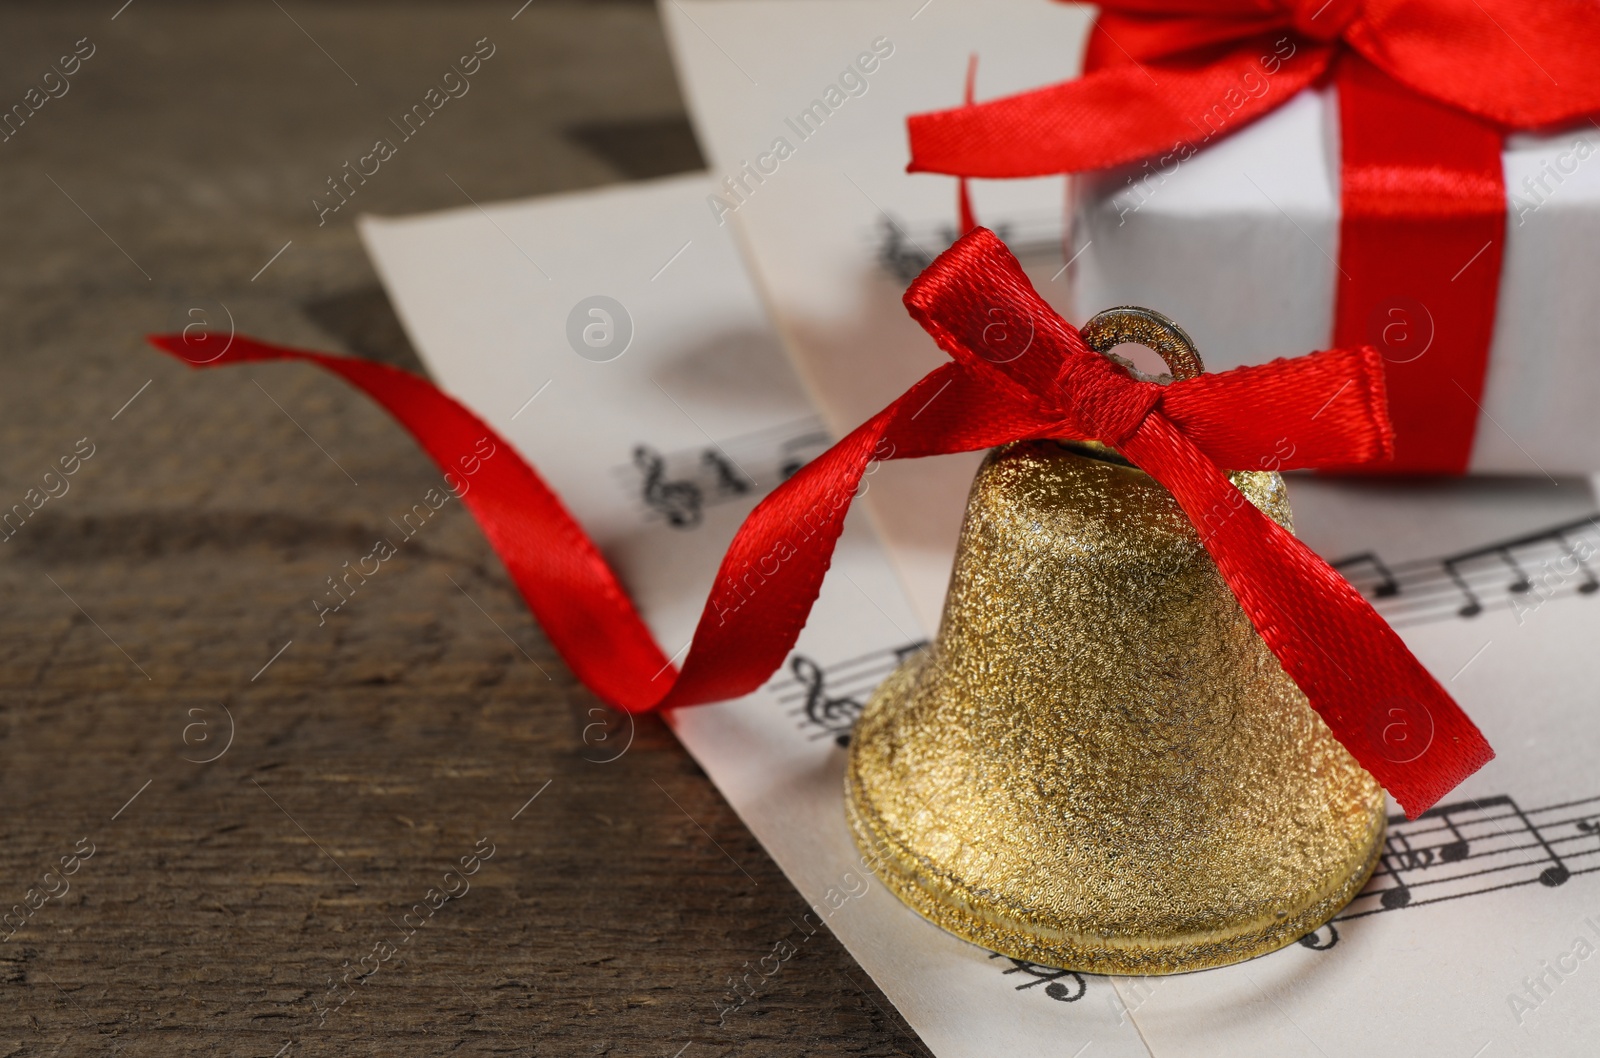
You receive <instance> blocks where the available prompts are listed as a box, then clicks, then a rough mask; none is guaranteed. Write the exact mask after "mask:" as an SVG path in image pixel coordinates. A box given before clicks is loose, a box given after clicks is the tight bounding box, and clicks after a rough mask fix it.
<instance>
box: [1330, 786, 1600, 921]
mask: <svg viewBox="0 0 1600 1058" xmlns="http://www.w3.org/2000/svg"><path fill="white" fill-rule="evenodd" d="M1597 805H1600V797H1590V798H1586V799H1584V800H1580V801H1568V802H1564V803H1560V804H1553V805H1549V806H1547V807H1544V808H1536V809H1528V810H1524V809H1523V808H1522V807H1521V805H1519V804H1518V803H1517V801H1516V799H1515V798H1513V797H1510V796H1508V795H1498V796H1494V797H1485V798H1480V799H1477V800H1472V801H1461V802H1456V803H1454V804H1447V805H1438V806H1436V807H1434V808H1431V809H1429V810H1428V811H1426V812H1424V813H1423V814H1422V815H1420V816H1418V817H1417V818H1416V819H1410V820H1408V819H1406V818H1405V817H1403V816H1395V817H1392V818H1391V819H1390V820H1389V837H1388V840H1387V842H1386V844H1385V847H1384V852H1383V853H1382V855H1381V856H1380V857H1379V863H1380V866H1379V869H1378V871H1377V872H1376V873H1374V874H1373V877H1372V881H1371V882H1370V883H1369V884H1368V885H1367V887H1366V888H1365V889H1364V890H1362V891H1361V893H1360V894H1359V895H1357V896H1356V898H1355V899H1354V900H1353V901H1351V903H1350V905H1349V906H1348V907H1347V908H1346V909H1345V910H1344V911H1343V912H1342V913H1341V914H1340V915H1339V917H1338V919H1336V920H1335V921H1342V920H1344V919H1349V918H1360V917H1362V916H1364V915H1372V914H1379V913H1381V912H1385V911H1398V910H1401V909H1402V908H1418V907H1424V906H1427V905H1428V904H1436V903H1440V902H1441V901H1446V900H1459V899H1462V898H1463V897H1469V896H1477V895H1481V894H1483V893H1492V892H1497V891H1500V890H1504V889H1515V888H1518V887H1521V886H1528V885H1534V884H1537V885H1540V886H1543V887H1545V888H1555V887H1557V886H1560V885H1565V884H1566V883H1567V882H1568V881H1569V880H1571V879H1572V878H1573V877H1575V876H1576V875H1579V874H1588V873H1593V872H1600V842H1591V841H1590V838H1591V836H1593V837H1600V816H1597V815H1596V806H1597ZM1569 824H1570V826H1569ZM1579 864H1582V866H1578V865H1579Z"/></svg>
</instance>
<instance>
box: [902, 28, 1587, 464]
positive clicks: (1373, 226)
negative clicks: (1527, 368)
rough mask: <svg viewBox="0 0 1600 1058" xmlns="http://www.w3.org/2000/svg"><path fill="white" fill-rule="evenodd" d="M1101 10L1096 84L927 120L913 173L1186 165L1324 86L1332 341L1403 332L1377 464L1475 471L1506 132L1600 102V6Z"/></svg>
mask: <svg viewBox="0 0 1600 1058" xmlns="http://www.w3.org/2000/svg"><path fill="white" fill-rule="evenodd" d="M1100 8H1101V11H1100V15H1099V17H1098V19H1097V20H1096V22H1095V25H1094V29H1093V30H1092V32H1091V34H1090V37H1089V43H1088V48H1087V52H1086V56H1085V60H1084V69H1085V71H1086V72H1085V75H1084V76H1083V77H1082V78H1079V79H1078V80H1076V81H1071V82H1067V83H1065V84H1059V85H1053V86H1051V87H1048V88H1042V89H1038V90H1035V91H1031V92H1024V93H1021V94H1020V95H1015V96H1010V97H1008V98H1004V99H998V100H993V101H990V102H987V103H981V104H978V105H975V106H963V107H958V108H956V109H953V110H946V111H940V112H936V113H930V114H921V115H916V116H913V117H912V118H910V119H909V121H908V128H909V132H910V138H911V164H910V167H909V168H910V169H911V171H913V172H917V171H926V172H938V173H947V174H951V175H955V176H962V177H1019V176H1044V175H1049V174H1053V173H1077V172H1086V171H1090V170H1095V169H1105V168H1109V167H1112V166H1116V165H1122V164H1125V163H1130V162H1137V161H1140V160H1142V159H1147V158H1153V157H1156V156H1166V157H1171V156H1172V154H1173V152H1178V153H1180V154H1181V155H1182V156H1183V157H1187V156H1188V154H1189V153H1191V152H1192V151H1193V150H1196V149H1199V148H1200V147H1203V145H1204V144H1205V143H1206V142H1209V141H1210V140H1211V139H1212V138H1213V137H1214V136H1217V135H1223V134H1226V133H1228V132H1232V131H1234V130H1236V129H1238V128H1240V127H1242V126H1244V125H1246V124H1248V123H1249V122H1251V121H1254V120H1256V119H1257V118H1260V117H1261V116H1263V115H1265V114H1267V113H1269V112H1271V111H1272V110H1274V109H1276V108H1277V107H1278V106H1281V105H1282V104H1283V103H1285V102H1287V101H1288V100H1289V99H1290V98H1291V97H1292V96H1294V95H1295V94H1296V93H1297V92H1299V91H1300V90H1301V89H1303V88H1306V87H1308V86H1310V85H1312V84H1315V83H1317V82H1318V81H1320V80H1322V79H1324V78H1327V77H1329V76H1331V77H1332V78H1333V79H1334V81H1335V82H1336V83H1337V85H1338V89H1339V103H1340V131H1341V139H1342V148H1341V152H1340V169H1341V173H1340V177H1341V178H1340V195H1341V204H1342V212H1341V219H1340V231H1339V260H1338V269H1339V275H1338V287H1337V293H1336V295H1335V312H1334V315H1335V325H1334V334H1333V341H1334V344H1336V345H1340V346H1352V345H1362V344H1367V343H1370V342H1374V341H1376V340H1379V339H1380V338H1381V336H1382V335H1384V334H1386V333H1389V331H1388V330H1386V329H1387V328H1395V327H1398V328H1403V329H1404V331H1405V333H1406V334H1407V337H1408V339H1409V340H1408V341H1407V342H1406V343H1405V344H1404V345H1403V347H1401V348H1395V349H1393V350H1392V352H1393V355H1392V356H1390V357H1389V360H1388V364H1387V372H1388V380H1389V393H1390V410H1391V414H1392V415H1393V418H1394V424H1395V431H1396V443H1395V458H1394V460H1393V461H1391V462H1390V463H1387V464H1385V465H1383V466H1382V467H1378V468H1373V469H1376V470H1379V471H1383V472H1396V471H1398V472H1407V473H1452V474H1454V473H1461V472H1463V471H1464V470H1465V469H1466V468H1467V466H1468V463H1469V462H1470V460H1471V455H1472V445H1473V439H1474V435H1475V432H1476V429H1477V423H1478V419H1479V417H1480V413H1481V398H1482V396H1483V388H1484V380H1485V376H1486V373H1487V369H1488V360H1489V346H1490V342H1491V339H1492V337H1493V331H1494V309H1495V304H1496V302H1497V300H1498V297H1499V284H1500V268H1501V260H1502V255H1503V246H1504V239H1505V209H1506V194H1505V187H1504V177H1503V173H1502V169H1501V158H1500V151H1501V145H1502V139H1503V136H1504V133H1505V131H1506V130H1508V129H1541V128H1546V127H1549V126H1552V125H1555V124H1558V123H1562V122H1569V121H1572V120H1575V119H1577V118H1581V117H1585V116H1588V115H1592V114H1595V113H1597V112H1600V64H1597V63H1596V62H1595V61H1594V58H1593V57H1594V56H1595V55H1596V54H1597V53H1600V10H1597V9H1596V7H1595V6H1594V4H1593V2H1592V0H1107V2H1105V3H1102V4H1101V5H1100ZM1394 333H1395V334H1397V335H1398V334H1399V333H1401V332H1400V331H1395V332H1394ZM1419 346H1425V347H1426V348H1427V352H1426V353H1424V354H1422V355H1416V354H1414V353H1413V352H1412V350H1414V349H1416V348H1417V347H1419Z"/></svg>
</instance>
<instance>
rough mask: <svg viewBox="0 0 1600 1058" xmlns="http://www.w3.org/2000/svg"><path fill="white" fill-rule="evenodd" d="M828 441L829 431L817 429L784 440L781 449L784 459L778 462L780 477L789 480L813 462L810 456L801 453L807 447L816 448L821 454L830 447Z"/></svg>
mask: <svg viewBox="0 0 1600 1058" xmlns="http://www.w3.org/2000/svg"><path fill="white" fill-rule="evenodd" d="M828 441H829V437H828V435H827V433H825V432H824V431H822V430H817V431H814V432H812V433H808V434H803V435H802V436H800V437H791V438H790V439H789V440H787V441H785V442H783V445H782V447H781V449H780V451H781V453H782V459H781V461H780V462H779V463H778V477H779V478H780V479H781V480H783V481H788V480H789V479H790V478H792V477H794V476H795V475H796V474H798V473H800V468H801V467H803V466H805V465H806V464H807V463H809V462H811V460H810V459H809V458H807V457H805V456H803V455H801V453H802V452H803V451H804V450H806V449H809V448H815V449H816V451H817V453H818V454H820V453H821V452H822V451H823V450H824V449H826V448H827V447H828Z"/></svg>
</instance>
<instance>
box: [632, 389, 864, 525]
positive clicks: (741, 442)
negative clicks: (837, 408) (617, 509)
mask: <svg viewBox="0 0 1600 1058" xmlns="http://www.w3.org/2000/svg"><path fill="white" fill-rule="evenodd" d="M832 443H833V438H832V436H831V435H830V434H829V433H828V431H827V430H826V429H825V428H824V427H823V425H822V421H821V420H820V419H818V418H816V417H814V416H812V417H808V418H805V419H800V420H796V421H793V422H787V423H781V424H779V425H777V426H772V427H769V428H767V429H765V430H757V431H755V432H753V433H748V434H741V435H739V436H737V437H732V438H729V439H728V440H726V441H724V442H721V443H712V444H708V445H697V446H695V447H693V448H687V449H680V450H676V451H671V452H662V451H660V450H659V449H657V448H655V447H654V446H653V445H649V444H646V443H643V442H640V443H639V444H636V445H634V446H633V451H632V453H631V458H630V461H629V462H628V463H625V464H622V465H620V466H616V467H613V468H612V475H613V476H614V477H615V478H616V479H617V480H618V482H619V483H620V484H621V486H622V488H623V489H624V490H625V491H626V492H627V493H628V494H629V495H630V496H631V497H632V498H633V499H634V500H635V501H636V502H637V503H638V504H639V506H640V509H641V512H642V513H643V514H644V516H645V517H646V518H650V519H655V518H661V519H665V520H666V523H667V524H668V525H670V526H671V527H672V528H674V529H693V528H695V527H696V526H698V525H700V523H701V522H702V521H703V520H704V517H705V510H706V508H707V507H710V506H713V505H715V504H719V503H726V502H730V501H733V500H737V499H739V498H741V497H750V498H755V497H757V496H762V495H765V494H766V493H767V492H769V491H771V490H772V489H774V488H776V487H777V486H779V485H781V484H782V483H783V482H785V481H788V480H789V479H790V478H791V477H793V476H794V475H795V474H797V473H799V471H800V468H801V467H803V466H805V465H806V463H808V462H810V461H811V460H812V459H814V458H816V457H817V456H818V455H820V454H821V453H822V452H823V451H825V450H826V449H827V448H828V446H829V445H830V444H832Z"/></svg>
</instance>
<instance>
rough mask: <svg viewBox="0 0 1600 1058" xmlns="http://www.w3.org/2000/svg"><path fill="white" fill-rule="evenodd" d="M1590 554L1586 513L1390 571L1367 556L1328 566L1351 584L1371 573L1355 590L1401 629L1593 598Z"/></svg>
mask: <svg viewBox="0 0 1600 1058" xmlns="http://www.w3.org/2000/svg"><path fill="white" fill-rule="evenodd" d="M1597 553H1600V515H1589V516H1587V517H1584V518H1579V519H1576V520H1574V521H1571V522H1566V523H1563V524H1561V525H1555V526H1551V527H1550V528H1548V529H1541V530H1538V531H1536V532H1532V533H1527V534H1524V535H1522V536H1517V537H1513V538H1511V539H1507V540H1497V541H1494V542H1493V543H1489V544H1485V545H1483V546H1481V547H1475V548H1472V549H1470V550H1466V551H1461V552H1457V553H1456V554H1453V555H1443V556H1439V557H1436V558H1423V559H1415V560H1412V561H1407V562H1401V563H1396V564H1393V565H1391V564H1389V563H1386V562H1384V561H1383V559H1381V558H1379V557H1378V555H1377V554H1376V553H1374V552H1370V551H1367V552H1362V553H1360V554H1356V555H1351V556H1349V557H1348V558H1342V559H1340V560H1338V561H1337V562H1334V563H1332V565H1333V566H1334V567H1335V568H1336V569H1339V570H1341V571H1343V572H1346V573H1347V574H1349V575H1350V576H1351V577H1352V578H1353V579H1358V578H1360V577H1361V574H1363V573H1364V572H1365V571H1366V570H1370V571H1371V572H1372V574H1373V575H1374V576H1375V580H1373V581H1371V582H1367V581H1365V580H1364V579H1358V586H1359V587H1360V588H1361V589H1362V590H1363V592H1364V593H1365V594H1367V595H1369V596H1371V597H1372V599H1373V605H1374V606H1375V607H1376V608H1377V609H1378V612H1379V613H1381V614H1383V615H1384V617H1386V618H1387V619H1388V620H1389V623H1390V624H1392V625H1394V627H1396V628H1405V627H1408V626H1410V625H1415V624H1424V623H1429V622H1433V621H1440V620H1447V619H1452V618H1473V617H1477V616H1478V615H1479V614H1482V613H1485V612H1487V611H1488V610H1490V609H1492V608H1498V609H1513V610H1515V612H1516V613H1517V614H1518V618H1519V620H1520V619H1522V618H1523V617H1525V616H1526V615H1527V614H1528V613H1530V612H1532V611H1533V610H1535V609H1537V608H1538V607H1539V606H1541V605H1543V603H1544V602H1545V601H1547V600H1549V599H1551V598H1553V597H1555V596H1557V595H1560V594H1568V593H1570V594H1574V595H1584V596H1591V595H1595V594H1596V593H1597V592H1600V575H1597V574H1596V568H1595V565H1594V564H1593V560H1594V557H1595V555H1596V554H1597ZM1505 570H1509V571H1510V573H1511V577H1510V579H1509V580H1504V579H1502V576H1503V571H1505ZM1524 600H1527V601H1524Z"/></svg>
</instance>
